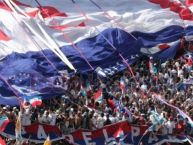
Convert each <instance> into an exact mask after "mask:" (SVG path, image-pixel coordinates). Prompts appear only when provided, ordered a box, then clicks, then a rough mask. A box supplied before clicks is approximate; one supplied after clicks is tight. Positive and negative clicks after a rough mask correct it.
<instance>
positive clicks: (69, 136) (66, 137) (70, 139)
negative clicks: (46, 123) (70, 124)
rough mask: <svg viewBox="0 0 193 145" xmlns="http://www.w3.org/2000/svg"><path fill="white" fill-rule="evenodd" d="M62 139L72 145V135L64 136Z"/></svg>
mask: <svg viewBox="0 0 193 145" xmlns="http://www.w3.org/2000/svg"><path fill="white" fill-rule="evenodd" d="M64 138H65V139H66V140H68V141H69V142H70V143H74V139H73V136H72V135H64Z"/></svg>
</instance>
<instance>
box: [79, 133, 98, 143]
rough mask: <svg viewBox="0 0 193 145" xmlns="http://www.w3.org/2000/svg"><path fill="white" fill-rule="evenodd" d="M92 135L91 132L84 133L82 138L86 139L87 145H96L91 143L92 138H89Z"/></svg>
mask: <svg viewBox="0 0 193 145" xmlns="http://www.w3.org/2000/svg"><path fill="white" fill-rule="evenodd" d="M90 135H91V132H82V136H83V138H84V141H85V143H86V145H90V144H92V145H96V143H94V142H89V141H91V140H92V139H91V138H89V137H88V136H90Z"/></svg>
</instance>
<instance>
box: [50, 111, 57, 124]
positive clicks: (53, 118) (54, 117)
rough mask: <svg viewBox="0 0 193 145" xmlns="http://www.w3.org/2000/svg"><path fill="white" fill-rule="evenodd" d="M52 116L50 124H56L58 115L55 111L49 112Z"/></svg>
mask: <svg viewBox="0 0 193 145" xmlns="http://www.w3.org/2000/svg"><path fill="white" fill-rule="evenodd" d="M49 117H50V125H56V117H57V115H56V114H55V113H52V114H49Z"/></svg>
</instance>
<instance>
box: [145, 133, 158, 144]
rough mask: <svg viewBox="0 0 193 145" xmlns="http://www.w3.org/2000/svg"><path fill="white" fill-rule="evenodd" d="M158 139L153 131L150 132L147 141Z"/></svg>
mask: <svg viewBox="0 0 193 145" xmlns="http://www.w3.org/2000/svg"><path fill="white" fill-rule="evenodd" d="M158 140H159V139H158V138H157V136H156V135H154V134H153V133H150V135H149V139H148V143H152V142H153V141H158Z"/></svg>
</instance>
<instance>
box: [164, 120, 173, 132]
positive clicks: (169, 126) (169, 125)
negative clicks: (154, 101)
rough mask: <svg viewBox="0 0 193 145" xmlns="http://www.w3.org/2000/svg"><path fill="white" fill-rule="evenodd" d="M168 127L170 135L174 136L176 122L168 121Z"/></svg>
mask: <svg viewBox="0 0 193 145" xmlns="http://www.w3.org/2000/svg"><path fill="white" fill-rule="evenodd" d="M166 127H167V129H168V133H169V134H172V133H173V129H174V128H175V123H174V121H168V122H167V123H166Z"/></svg>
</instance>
